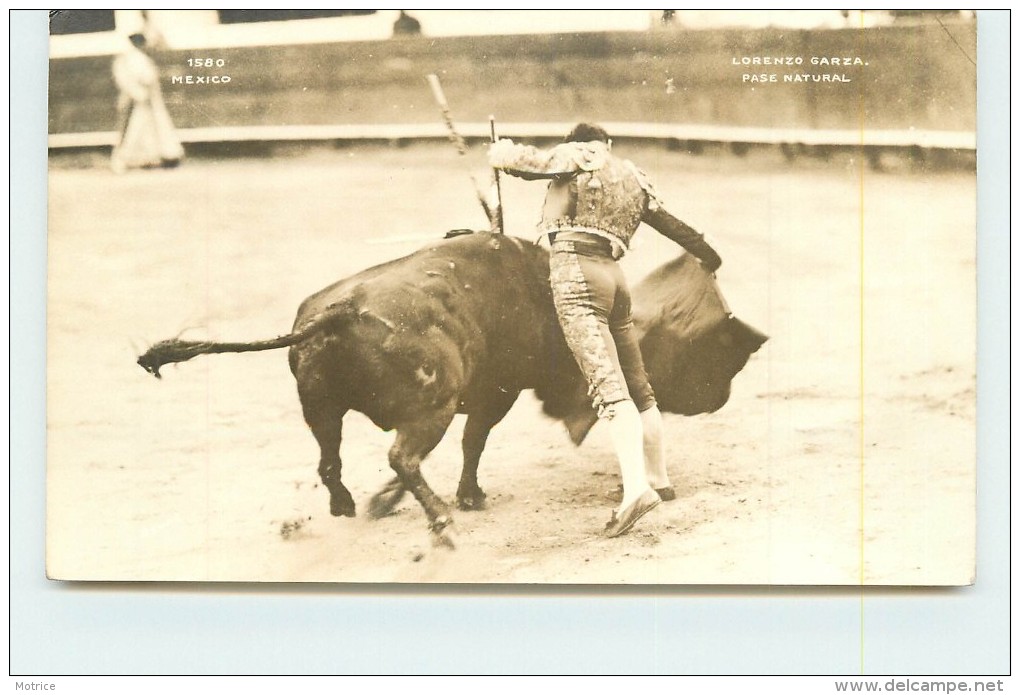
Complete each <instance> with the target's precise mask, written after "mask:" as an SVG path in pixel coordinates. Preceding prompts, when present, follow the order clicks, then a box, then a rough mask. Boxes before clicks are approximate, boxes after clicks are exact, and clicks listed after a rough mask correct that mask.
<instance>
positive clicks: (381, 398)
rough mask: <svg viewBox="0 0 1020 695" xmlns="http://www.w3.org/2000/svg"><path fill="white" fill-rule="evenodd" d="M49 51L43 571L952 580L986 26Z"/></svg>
mask: <svg viewBox="0 0 1020 695" xmlns="http://www.w3.org/2000/svg"><path fill="white" fill-rule="evenodd" d="M49 32H50V33H49V49H50V55H49V85H48V98H49V106H48V115H49V120H48V213H47V214H48V218H47V226H48V240H47V244H48V246H47V268H46V271H47V319H46V347H45V350H46V360H47V364H46V492H45V498H46V499H45V502H46V510H45V528H46V530H45V546H46V548H45V555H46V576H47V577H48V578H49V579H52V580H63V581H100V582H246V583H247V582H267V583H281V582H282V583H291V582H294V583H329V584H357V585H365V584H368V585H392V584H400V585H421V584H428V585H451V584H453V585H540V586H561V585H572V586H573V585H584V586H590V585H625V586H647V585H670V586H688V585H699V586H720V585H725V586H791V585H792V586H825V587H848V586H858V587H859V586H866V587H960V586H970V585H972V584H973V583H974V582H975V577H976V575H975V568H976V562H977V560H976V548H977V541H976V538H977V522H976V519H977V513H978V506H977V505H978V497H977V494H976V479H977V451H976V447H977V419H976V382H977V357H976V354H977V353H976V350H977V337H976V336H977V327H976V321H977V285H978V270H977V260H976V254H977V251H976V249H977V200H978V198H977V175H976V171H977V156H976V150H977V122H978V108H977V104H978V101H977V88H976V84H977V83H976V79H977V69H978V66H977V36H978V18H977V17H976V16H975V13H974V12H973V11H955V10H954V11H948V10H824V11H823V10H817V11H806V10H802V11H792V10H791V11H766V10H760V11H732V10H572V11H558V10H527V11H524V10H57V11H52V12H51V14H50V21H49Z"/></svg>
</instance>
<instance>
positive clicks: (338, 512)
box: [306, 412, 354, 516]
mask: <svg viewBox="0 0 1020 695" xmlns="http://www.w3.org/2000/svg"><path fill="white" fill-rule="evenodd" d="M343 415H344V414H343V412H339V413H336V412H333V413H330V415H329V416H327V415H326V414H325V413H321V412H319V413H316V414H315V416H314V417H311V418H308V417H307V414H306V419H307V421H308V426H309V427H311V429H312V434H313V435H315V440H316V441H317V442H318V443H319V452H320V457H319V477H320V478H321V479H322V484H323V485H325V486H326V489H327V490H329V513H330V514H332V515H333V516H354V498H353V497H351V493H350V491H349V490H348V489H347V488H346V487H345V486H344V484H343V483H342V482H341V480H340V471H341V466H342V464H341V461H340V439H341V436H342V434H343Z"/></svg>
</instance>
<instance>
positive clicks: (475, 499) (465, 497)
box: [457, 488, 485, 512]
mask: <svg viewBox="0 0 1020 695" xmlns="http://www.w3.org/2000/svg"><path fill="white" fill-rule="evenodd" d="M457 508H458V509H460V510H462V511H465V512H478V511H481V510H483V509H485V493H484V492H482V491H481V490H480V489H478V488H475V490H474V491H473V492H470V493H467V494H461V493H459V492H458V493H457Z"/></svg>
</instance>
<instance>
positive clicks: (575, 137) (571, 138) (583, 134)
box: [563, 123, 609, 143]
mask: <svg viewBox="0 0 1020 695" xmlns="http://www.w3.org/2000/svg"><path fill="white" fill-rule="evenodd" d="M593 140H598V141H599V142H605V143H608V142H609V133H607V132H606V130H605V128H603V127H602V126H598V125H595V124H594V123H578V124H577V125H575V126H574V128H573V129H572V130H571V131H570V132H569V133H567V137H565V138H563V142H592V141H593Z"/></svg>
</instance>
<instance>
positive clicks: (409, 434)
mask: <svg viewBox="0 0 1020 695" xmlns="http://www.w3.org/2000/svg"><path fill="white" fill-rule="evenodd" d="M455 410H456V409H455V408H454V407H453V406H452V405H451V406H448V407H446V408H443V409H441V410H439V411H438V412H436V413H434V414H433V415H432V417H430V418H429V419H427V420H423V421H417V422H414V423H409V424H406V425H402V426H400V427H398V428H397V438H396V441H394V442H393V446H392V447H390V467H391V468H392V469H393V470H394V472H396V474H397V477H398V478H400V482H401V483H403V485H404V487H405V488H406V489H407V490H410V491H411V494H413V495H414V497H415V499H416V500H418V503H419V504H421V506H422V508H423V509H424V510H425V514H426V516H428V519H429V525H430V527H431V529H432V532H433V533H434V534H436V536H437V539H439V540H442V539H444V538H445V536H444V533H443V532H444V530H445V529H446V527H447V526H449V525H450V524H451V523H453V517H452V516H450V507H449V506H448V505H447V504H446V502H444V501H443V500H442V499H440V498H439V496H438V495H436V493H435V492H433V491H432V488H430V487H429V486H428V483H426V482H425V478H423V477H422V474H421V462H422V460H424V458H425V457H426V456H428V454H429V452H431V451H432V450H433V449H434V448H435V447H436V445H437V444H438V443H439V442H440V440H441V439H442V438H443V435H444V434H445V433H446V428H447V427H449V426H450V421H451V420H453V414H454V412H455Z"/></svg>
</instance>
